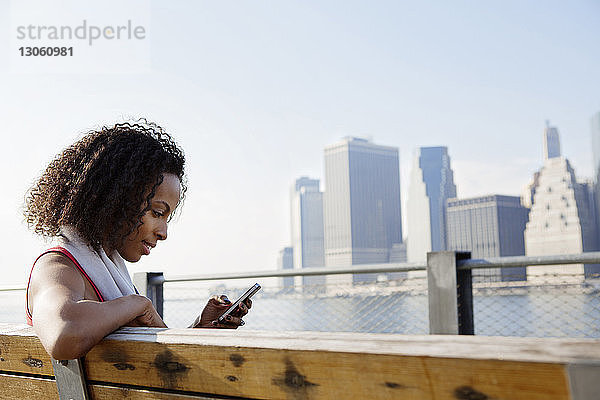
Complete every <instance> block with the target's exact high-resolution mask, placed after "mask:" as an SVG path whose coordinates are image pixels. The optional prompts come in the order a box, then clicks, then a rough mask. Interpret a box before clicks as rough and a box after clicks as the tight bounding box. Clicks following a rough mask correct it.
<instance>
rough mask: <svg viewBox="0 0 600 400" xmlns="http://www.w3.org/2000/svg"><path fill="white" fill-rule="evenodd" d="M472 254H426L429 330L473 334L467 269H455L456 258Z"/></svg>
mask: <svg viewBox="0 0 600 400" xmlns="http://www.w3.org/2000/svg"><path fill="white" fill-rule="evenodd" d="M470 257H471V253H464V252H455V251H439V252H432V253H427V288H428V300H429V333H430V334H446V335H472V334H473V333H474V325H473V292H472V281H471V271H470V270H460V271H459V270H458V269H457V268H456V261H457V260H460V259H468V258H470Z"/></svg>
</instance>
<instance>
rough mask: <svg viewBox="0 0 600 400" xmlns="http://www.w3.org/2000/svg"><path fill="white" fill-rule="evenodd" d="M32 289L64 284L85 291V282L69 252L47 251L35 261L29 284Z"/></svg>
mask: <svg viewBox="0 0 600 400" xmlns="http://www.w3.org/2000/svg"><path fill="white" fill-rule="evenodd" d="M29 284H30V286H31V288H32V289H34V288H35V287H44V286H45V285H56V284H62V285H65V286H68V287H69V288H72V289H76V288H81V289H83V290H85V282H84V280H83V277H82V276H81V274H80V273H79V271H78V269H77V266H76V264H75V262H74V260H73V259H72V257H69V256H68V252H62V251H59V250H52V251H45V252H43V253H42V254H41V255H40V256H39V257H38V258H37V260H36V261H35V263H34V265H33V268H32V271H31V279H30V282H29Z"/></svg>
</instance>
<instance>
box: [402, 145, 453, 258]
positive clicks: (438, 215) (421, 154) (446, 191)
mask: <svg viewBox="0 0 600 400" xmlns="http://www.w3.org/2000/svg"><path fill="white" fill-rule="evenodd" d="M454 197H456V185H454V173H453V172H452V169H451V168H450V156H448V148H447V147H421V148H420V149H417V151H416V153H415V156H414V158H413V166H412V171H411V175H410V184H409V189H408V201H407V204H406V207H407V213H408V214H407V216H406V222H407V228H408V241H407V245H406V249H407V257H408V261H410V262H424V261H426V260H427V253H428V252H430V251H443V250H446V248H447V247H446V244H447V243H446V242H447V240H446V212H445V210H446V201H447V200H448V199H451V198H454Z"/></svg>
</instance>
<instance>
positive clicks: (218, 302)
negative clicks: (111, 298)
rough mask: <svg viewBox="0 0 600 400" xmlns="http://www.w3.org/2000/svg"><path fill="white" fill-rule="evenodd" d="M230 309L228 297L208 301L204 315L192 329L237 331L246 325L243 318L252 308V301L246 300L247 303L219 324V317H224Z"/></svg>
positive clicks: (242, 304) (222, 296) (195, 322)
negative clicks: (239, 327)
mask: <svg viewBox="0 0 600 400" xmlns="http://www.w3.org/2000/svg"><path fill="white" fill-rule="evenodd" d="M229 307H231V301H229V299H228V298H227V296H225V295H221V296H212V297H211V298H210V299H209V300H208V303H207V304H206V307H204V310H202V314H200V316H198V318H196V321H194V323H193V324H192V326H190V328H225V329H237V327H238V326H241V325H244V321H242V317H243V316H244V315H246V314H248V310H249V309H250V308H251V307H252V300H250V299H246V301H245V302H243V303H241V304H240V305H239V306H238V307H237V309H236V310H234V311H233V312H232V313H231V314H229V315H228V316H227V317H226V318H225V320H224V321H223V322H219V320H218V319H219V317H220V316H221V315H223V313H224V312H225V311H227V309H229Z"/></svg>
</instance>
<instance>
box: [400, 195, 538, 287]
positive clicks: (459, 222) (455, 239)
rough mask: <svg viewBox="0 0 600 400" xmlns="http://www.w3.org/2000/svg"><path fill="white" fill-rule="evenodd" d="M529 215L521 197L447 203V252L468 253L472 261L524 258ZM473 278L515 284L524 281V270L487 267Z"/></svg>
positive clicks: (499, 197)
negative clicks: (487, 258) (504, 257)
mask: <svg viewBox="0 0 600 400" xmlns="http://www.w3.org/2000/svg"><path fill="white" fill-rule="evenodd" d="M528 212H529V209H527V208H525V207H523V206H522V205H521V202H520V198H519V197H514V196H501V195H492V196H483V197H474V198H470V199H451V200H448V206H447V209H446V215H447V227H448V249H449V250H458V251H470V252H471V257H472V258H484V257H503V256H519V255H524V254H525V242H524V240H523V232H524V231H525V225H526V223H527V214H528ZM409 241H410V240H409ZM473 277H474V279H475V280H477V279H479V280H482V279H485V280H492V281H497V280H500V279H502V280H503V281H514V280H525V278H526V273H525V268H524V267H516V268H503V269H501V270H500V269H498V268H489V269H485V270H481V269H478V270H473ZM477 277H479V278H477Z"/></svg>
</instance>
